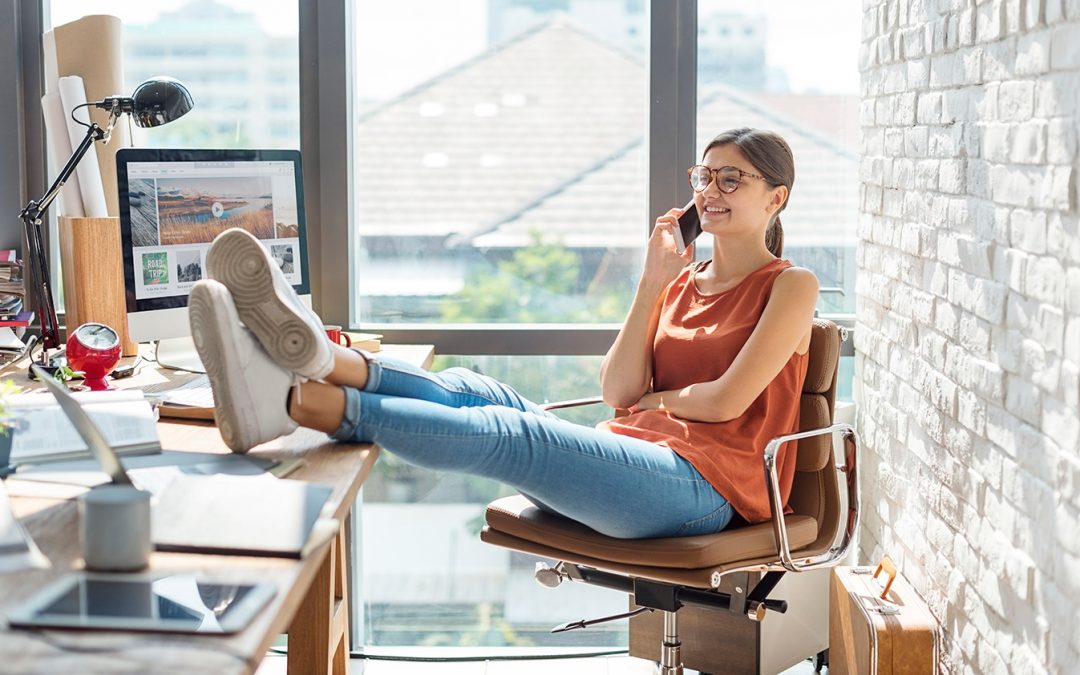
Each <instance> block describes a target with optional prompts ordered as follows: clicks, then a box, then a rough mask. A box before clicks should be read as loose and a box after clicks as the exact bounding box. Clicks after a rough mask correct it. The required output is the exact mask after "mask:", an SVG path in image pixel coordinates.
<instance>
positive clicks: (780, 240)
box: [765, 213, 784, 258]
mask: <svg viewBox="0 0 1080 675" xmlns="http://www.w3.org/2000/svg"><path fill="white" fill-rule="evenodd" d="M765 248H767V249H769V253H772V254H773V255H774V256H776V257H777V258H782V257H784V227H783V226H782V225H781V224H780V214H779V213H777V215H776V217H774V218H773V220H772V222H771V223H769V227H768V228H766V230H765Z"/></svg>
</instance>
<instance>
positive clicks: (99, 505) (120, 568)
mask: <svg viewBox="0 0 1080 675" xmlns="http://www.w3.org/2000/svg"><path fill="white" fill-rule="evenodd" d="M78 511H79V545H80V546H81V548H82V554H83V561H84V562H85V563H86V569H88V570H97V571H101V572H131V571H134V570H141V569H142V568H144V567H146V563H147V561H148V560H149V559H150V551H151V550H152V549H153V545H152V544H151V542H150V493H149V492H144V491H142V490H136V489H135V488H134V487H132V486H130V485H113V484H110V485H101V486H99V487H96V488H93V489H92V490H90V491H89V492H87V493H85V494H83V495H82V496H80V497H79V499H78Z"/></svg>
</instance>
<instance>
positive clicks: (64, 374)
mask: <svg viewBox="0 0 1080 675" xmlns="http://www.w3.org/2000/svg"><path fill="white" fill-rule="evenodd" d="M53 377H54V378H55V379H57V380H59V381H61V382H67V381H68V380H73V379H75V371H74V370H72V369H71V367H70V366H68V365H67V364H64V365H62V366H57V367H56V370H54V371H53Z"/></svg>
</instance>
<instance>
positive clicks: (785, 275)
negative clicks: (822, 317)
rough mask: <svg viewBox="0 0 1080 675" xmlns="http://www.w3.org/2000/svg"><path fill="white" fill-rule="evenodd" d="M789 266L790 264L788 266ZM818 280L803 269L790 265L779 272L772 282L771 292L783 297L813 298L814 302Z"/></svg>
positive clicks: (811, 273)
mask: <svg viewBox="0 0 1080 675" xmlns="http://www.w3.org/2000/svg"><path fill="white" fill-rule="evenodd" d="M789 265H790V264H789ZM818 288H819V285H818V278H817V276H816V275H815V274H814V273H813V272H811V271H810V270H808V269H806V268H805V267H796V266H795V265H790V266H788V267H786V268H785V269H783V270H781V271H780V273H779V274H777V275H776V280H775V281H773V292H774V293H776V292H779V293H782V294H783V295H785V296H796V297H798V296H813V297H814V299H815V302H816V299H817V294H818Z"/></svg>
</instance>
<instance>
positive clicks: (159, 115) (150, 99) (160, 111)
mask: <svg viewBox="0 0 1080 675" xmlns="http://www.w3.org/2000/svg"><path fill="white" fill-rule="evenodd" d="M131 98H132V99H133V100H134V101H135V110H134V111H133V113H132V116H133V117H134V118H135V124H136V125H137V126H140V127H160V126H161V125H162V124H168V123H169V122H172V121H173V120H175V119H176V118H178V117H182V116H183V115H185V114H186V113H187V111H189V110H191V109H192V107H194V105H195V102H194V101H192V100H191V93H190V92H188V90H187V88H186V87H185V86H184V85H182V84H180V82H179V81H178V80H174V79H173V78H171V77H164V76H160V77H154V78H151V79H149V80H147V81H146V82H143V83H142V84H140V85H139V86H138V87H136V88H135V93H134V94H132V95H131Z"/></svg>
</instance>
